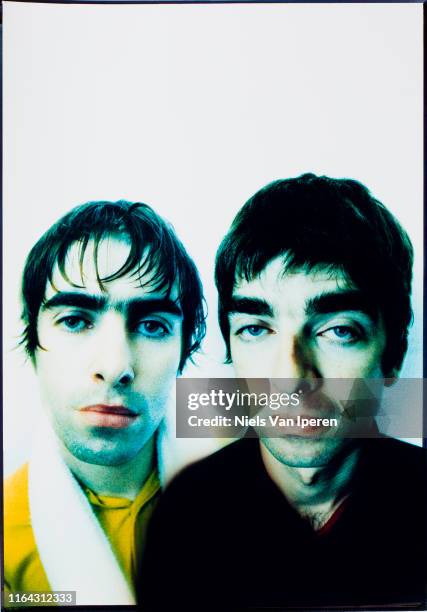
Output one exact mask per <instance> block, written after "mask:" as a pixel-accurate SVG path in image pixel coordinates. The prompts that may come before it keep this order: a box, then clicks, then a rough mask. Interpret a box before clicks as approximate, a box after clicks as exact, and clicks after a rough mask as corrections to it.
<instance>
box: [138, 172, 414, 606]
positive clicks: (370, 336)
mask: <svg viewBox="0 0 427 612" xmlns="http://www.w3.org/2000/svg"><path fill="white" fill-rule="evenodd" d="M412 260H413V252H412V246H411V243H410V240H409V238H408V236H407V234H406V232H405V231H404V230H403V229H402V227H401V226H400V225H399V223H398V222H397V220H396V219H395V218H394V217H393V215H392V214H391V213H390V212H389V211H388V210H387V209H386V208H385V207H384V206H383V205H382V204H381V203H380V202H378V201H377V200H375V199H374V198H373V197H372V195H371V194H370V192H369V191H368V190H367V189H366V188H365V187H364V186H363V185H361V184H360V183H358V182H356V181H353V180H348V179H342V180H338V179H331V178H328V177H317V176H315V175H313V174H306V175H303V176H301V177H299V178H296V179H287V180H279V181H275V182H273V183H271V184H269V185H267V186H266V187H264V188H263V189H261V190H260V191H259V192H257V193H256V194H255V195H254V196H253V197H252V198H251V199H250V200H249V201H248V202H247V203H246V204H245V205H244V207H243V208H242V209H241V210H240V212H239V213H238V215H237V216H236V218H235V220H234V222H233V224H232V226H231V229H230V231H229V233H228V234H227V236H226V237H225V238H224V240H223V242H222V244H221V246H220V248H219V251H218V254H217V260H216V284H217V288H218V292H219V321H220V326H221V331H222V334H223V336H224V340H225V343H226V347H227V359H228V361H229V362H232V363H233V367H234V370H235V373H236V376H237V378H238V379H246V380H247V381H251V380H253V379H260V378H262V379H267V380H269V381H270V385H276V388H277V386H278V387H279V388H280V390H281V391H285V390H286V391H288V392H289V393H298V394H299V398H300V402H299V407H298V410H297V412H296V413H295V414H296V416H298V417H300V418H311V417H326V416H331V415H336V416H340V417H342V416H343V413H342V407H343V403H342V402H341V401H340V400H343V399H344V398H343V397H338V396H334V391H333V385H332V386H331V381H333V379H341V380H347V381H372V380H375V381H380V384H382V385H383V386H389V385H392V384H393V382H394V381H395V380H396V378H397V376H398V374H399V371H400V369H401V366H402V361H403V358H404V356H405V353H406V350H407V333H408V326H409V323H410V321H411V316H412V312H411V305H410V293H411V278H412ZM381 381H382V383H381ZM248 384H250V383H248ZM353 388H354V387H353ZM379 395H380V394H379ZM325 398H326V399H325ZM352 399H353V400H355V405H356V417H357V406H360V402H359V403H358V401H357V397H356V398H355V397H353V398H352ZM410 409H411V406H408V411H409V410H410ZM356 420H357V418H356ZM359 420H360V419H359ZM366 421H367V422H368V423H369V425H367V426H365V427H362V428H360V427H359V428H358V429H357V437H356V434H355V435H351V432H352V424H351V423H350V427H348V426H347V428H346V426H343V419H342V418H341V420H339V419H337V422H339V424H338V425H337V426H336V427H332V428H329V429H327V430H325V429H323V428H322V426H321V425H320V426H317V425H314V426H312V427H308V428H306V429H305V430H302V429H301V430H292V431H290V432H288V433H279V432H277V431H276V435H272V434H271V432H270V434H268V433H266V432H264V434H263V433H262V432H260V440H257V439H251V438H247V437H246V438H244V439H241V440H239V441H237V442H236V443H233V444H231V445H230V446H228V447H227V448H225V449H223V450H221V451H219V452H217V453H215V454H214V455H212V456H210V457H208V458H207V459H204V460H203V461H201V462H199V463H198V464H196V465H194V466H191V467H189V468H187V470H185V471H184V472H183V473H181V474H180V475H179V476H178V478H177V479H176V480H175V481H174V482H173V483H172V484H171V486H170V488H169V490H168V491H167V492H166V495H165V497H164V499H163V500H162V502H161V503H160V505H159V507H158V510H157V513H156V514H155V516H154V519H153V523H152V526H151V527H152V528H151V532H150V534H149V537H148V544H147V556H146V564H147V565H146V570H145V573H144V574H143V576H144V583H143V584H144V586H145V597H143V598H142V602H143V603H145V604H146V605H147V606H148V608H149V609H150V608H151V609H164V608H169V609H179V608H180V607H182V606H184V607H186V608H187V609H189V608H197V609H200V610H204V609H215V610H238V609H257V610H265V609H283V608H293V607H306V608H315V609H319V608H321V607H330V606H337V607H346V606H362V607H366V606H373V607H374V609H380V608H381V609H390V606H401V607H403V608H406V607H407V606H410V607H411V608H413V607H418V608H419V609H423V603H424V599H425V584H426V559H425V556H426V555H425V553H426V537H425V536H426V518H425V517H426V494H425V489H426V487H425V485H426V478H425V476H426V462H425V455H424V451H423V450H422V449H420V448H417V447H414V446H412V445H408V444H405V443H403V442H399V441H397V440H394V439H392V438H388V437H386V436H383V435H381V434H380V433H379V431H378V429H377V427H376V423H375V420H373V419H366ZM354 431H356V429H354ZM273 434H274V432H273ZM159 576H161V579H162V581H167V584H168V588H167V589H165V588H163V589H160V582H158V580H159V578H158V577H159ZM156 577H157V578H156ZM163 584H165V583H163Z"/></svg>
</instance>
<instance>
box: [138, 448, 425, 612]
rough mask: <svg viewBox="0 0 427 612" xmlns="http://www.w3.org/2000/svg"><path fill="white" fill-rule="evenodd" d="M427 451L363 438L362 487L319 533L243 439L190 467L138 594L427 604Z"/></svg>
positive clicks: (190, 599) (166, 509)
mask: <svg viewBox="0 0 427 612" xmlns="http://www.w3.org/2000/svg"><path fill="white" fill-rule="evenodd" d="M426 473H427V472H426V454H425V451H424V450H423V449H420V448H418V447H415V446H412V445H409V444H405V443H403V442H398V441H396V440H393V439H390V438H379V439H369V440H364V441H363V442H362V453H361V458H360V461H359V464H358V469H357V470H356V473H355V476H354V478H353V481H352V492H351V494H350V496H349V498H348V499H347V502H346V504H345V506H344V507H343V509H342V512H341V513H340V515H339V517H338V518H337V519H336V520H335V521H334V522H333V524H332V526H330V528H329V529H328V530H327V531H326V533H323V534H322V535H319V534H318V533H316V532H314V531H313V529H312V528H311V526H310V525H309V524H308V522H307V521H305V520H304V519H302V518H301V517H300V515H298V513H297V512H296V511H295V510H294V509H293V508H292V507H291V506H290V505H289V503H288V502H287V501H286V498H285V497H284V495H283V494H282V493H281V492H280V491H279V489H278V488H277V487H276V485H275V484H274V483H273V481H272V480H271V479H270V478H269V476H268V475H267V472H266V470H265V468H264V465H263V463H262V460H261V455H260V450H259V442H258V440H254V439H242V440H239V441H238V442H236V443H233V444H231V445H230V446H228V447H226V448H224V449H222V450H220V451H218V452H217V453H215V454H213V455H211V456H210V457H207V458H206V459H204V460H202V461H200V462H198V463H196V464H194V465H192V466H190V467H188V468H187V469H185V470H184V471H183V472H182V473H181V474H180V475H179V476H178V477H177V478H176V479H175V480H174V481H173V482H172V484H171V485H170V486H169V488H168V489H167V490H166V493H165V494H164V496H163V498H162V499H161V501H160V503H159V505H158V508H157V511H156V512H155V514H154V516H153V520H152V523H151V526H150V530H149V534H148V540H147V549H146V556H145V559H144V562H143V567H142V574H141V579H140V582H139V587H140V592H139V599H140V601H141V603H142V604H145V606H146V608H147V609H151V610H163V609H164V610H169V611H170V612H172V611H173V610H181V609H185V610H189V609H198V610H207V609H212V610H216V611H218V612H220V611H223V610H233V611H234V610H240V609H251V610H252V609H255V610H265V609H283V608H293V607H298V606H302V607H308V608H310V607H312V608H315V609H319V608H321V607H329V606H338V607H344V606H362V607H365V606H374V607H375V608H374V609H380V608H384V609H391V606H395V605H399V606H402V607H403V608H406V607H407V606H408V607H409V606H411V607H413V606H419V609H424V606H423V604H424V601H425V594H426V542H427V539H426V516H427V512H426V509H427V508H426V484H427V481H426Z"/></svg>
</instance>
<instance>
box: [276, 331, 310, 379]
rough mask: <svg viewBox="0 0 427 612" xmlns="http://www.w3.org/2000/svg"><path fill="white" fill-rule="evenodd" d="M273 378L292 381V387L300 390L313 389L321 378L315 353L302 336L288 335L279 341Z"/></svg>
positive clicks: (297, 334) (296, 334)
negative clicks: (308, 387) (315, 381)
mask: <svg viewBox="0 0 427 612" xmlns="http://www.w3.org/2000/svg"><path fill="white" fill-rule="evenodd" d="M273 377H274V378H286V379H292V385H293V386H295V388H298V389H300V388H301V386H304V387H305V386H310V387H311V386H312V382H313V381H314V380H315V379H318V378H320V372H319V370H318V368H317V365H316V358H315V355H314V352H313V351H312V350H311V349H310V347H309V346H308V345H307V342H306V341H305V340H304V337H303V336H302V335H301V334H299V333H288V334H284V335H283V336H282V337H281V338H280V339H279V342H278V349H277V353H276V355H275V363H274V367H273Z"/></svg>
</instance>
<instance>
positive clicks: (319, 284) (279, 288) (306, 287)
mask: <svg viewBox="0 0 427 612" xmlns="http://www.w3.org/2000/svg"><path fill="white" fill-rule="evenodd" d="M355 288H356V287H355V286H354V285H353V284H352V283H351V281H350V280H349V278H348V276H347V275H346V274H345V272H344V271H343V270H341V269H340V268H333V267H331V266H326V265H321V264H319V265H318V266H315V267H314V268H312V269H304V268H298V269H296V270H293V269H291V270H286V264H285V263H284V258H283V257H276V258H275V259H273V260H271V261H270V262H269V263H268V264H267V265H266V266H265V268H264V269H263V270H262V271H261V272H260V274H259V275H258V276H256V277H255V278H253V279H251V280H245V279H239V280H238V281H237V282H236V284H235V287H234V290H233V296H234V295H239V296H244V297H250V298H257V297H263V298H267V299H269V301H277V302H279V303H283V302H286V303H289V304H298V303H300V302H301V301H304V300H305V299H306V298H307V297H311V296H313V295H317V294H319V293H320V294H321V293H327V292H335V291H340V290H342V291H346V290H349V289H355Z"/></svg>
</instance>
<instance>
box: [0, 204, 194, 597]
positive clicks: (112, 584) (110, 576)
mask: <svg viewBox="0 0 427 612" xmlns="http://www.w3.org/2000/svg"><path fill="white" fill-rule="evenodd" d="M22 301H23V314H22V320H23V323H24V326H25V328H24V333H23V337H22V343H23V345H24V346H25V349H26V352H27V354H28V356H29V357H30V359H31V361H32V364H33V366H34V368H35V371H36V374H37V376H38V379H39V383H40V390H41V398H42V404H43V408H44V409H45V413H46V416H47V419H46V424H45V426H44V428H43V429H42V433H41V435H40V436H39V440H38V442H37V443H36V444H35V447H34V450H33V453H32V455H31V459H30V461H29V463H28V464H26V465H24V466H23V467H22V468H20V469H19V470H18V471H17V472H16V473H15V474H14V475H13V476H11V477H10V478H9V479H8V480H7V481H6V483H5V501H4V509H5V512H4V561H5V563H4V582H5V590H6V601H5V604H6V605H7V604H8V603H13V601H14V600H13V594H14V593H18V592H23V591H24V592H27V593H28V592H34V591H37V592H40V591H42V592H50V591H75V592H76V603H77V604H78V605H79V604H80V605H111V604H118V605H120V604H132V603H134V601H135V599H134V591H133V581H134V576H135V575H136V573H137V564H138V560H139V559H140V557H141V550H142V547H143V545H144V533H145V530H146V527H147V522H148V519H149V517H150V515H151V513H152V510H153V509H154V506H155V503H156V500H157V498H158V494H159V491H160V480H161V469H162V460H161V451H160V445H159V443H158V440H159V437H160V435H159V432H160V430H161V428H162V422H163V418H164V416H165V411H166V406H167V402H168V399H169V397H170V393H171V388H172V386H173V384H174V381H175V378H176V375H177V373H180V372H181V371H182V369H183V367H184V365H185V362H186V360H187V359H188V357H190V356H191V354H192V353H193V352H194V351H195V350H197V348H198V347H199V346H200V342H201V340H202V337H203V335H204V330H205V324H204V312H203V305H202V289H201V284H200V279H199V276H198V273H197V270H196V268H195V265H194V263H193V262H192V260H191V259H190V258H189V256H188V254H187V253H186V251H185V249H184V247H183V245H182V244H181V242H180V241H179V240H178V238H177V237H176V235H175V233H174V230H173V229H172V227H171V226H170V225H168V224H167V223H165V221H163V220H162V219H161V218H160V217H159V216H158V215H157V214H156V213H155V212H154V211H153V210H152V209H151V208H150V207H149V206H147V205H145V204H140V203H130V202H125V201H119V202H115V203H112V202H91V203H88V204H84V205H82V206H79V207H77V208H75V209H73V210H72V211H71V212H69V213H68V214H66V215H65V216H64V217H63V218H61V219H60V220H59V221H58V222H57V223H56V224H55V225H53V226H52V227H51V228H50V229H49V230H48V231H47V232H46V233H45V234H44V235H43V236H42V237H41V238H40V240H39V241H38V242H37V243H36V245H35V246H34V247H33V249H32V250H31V252H30V254H29V256H28V258H27V261H26V265H25V269H24V274H23V282H22ZM38 601H39V602H40V599H39V600H38Z"/></svg>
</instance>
